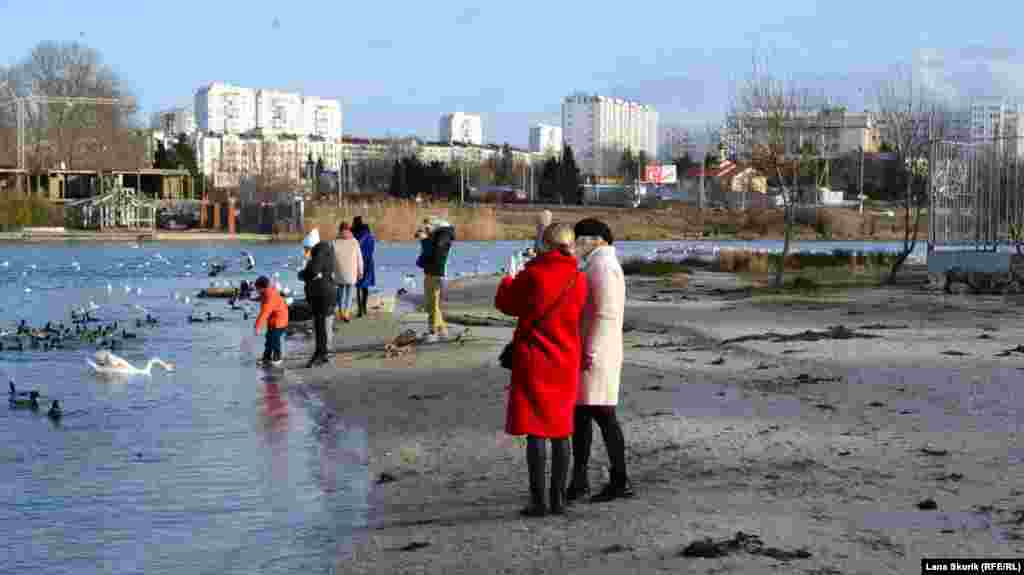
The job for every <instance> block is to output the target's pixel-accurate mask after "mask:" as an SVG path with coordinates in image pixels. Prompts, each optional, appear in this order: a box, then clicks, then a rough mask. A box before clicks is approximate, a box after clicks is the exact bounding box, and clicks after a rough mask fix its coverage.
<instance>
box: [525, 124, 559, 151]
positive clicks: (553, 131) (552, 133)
mask: <svg viewBox="0 0 1024 575" xmlns="http://www.w3.org/2000/svg"><path fill="white" fill-rule="evenodd" d="M530 151H531V152H533V153H535V154H544V155H547V156H559V155H561V153H562V128H561V127H559V126H550V125H548V124H536V125H534V126H533V127H531V128H530Z"/></svg>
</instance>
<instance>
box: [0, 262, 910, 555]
mask: <svg viewBox="0 0 1024 575" xmlns="http://www.w3.org/2000/svg"><path fill="white" fill-rule="evenodd" d="M696 243H699V244H707V242H696ZM696 243H695V244H696ZM808 243H809V242H801V244H800V245H801V246H805V245H806V244H808ZM836 243H837V242H831V243H830V244H836ZM764 244H765V246H764V247H767V248H768V249H770V247H771V246H770V242H768V243H764ZM526 245H528V244H527V243H525V242H499V243H458V244H457V248H456V252H455V255H454V257H453V261H452V264H451V266H452V271H453V272H454V273H455V274H456V275H461V274H466V273H480V272H484V273H486V272H493V271H497V270H498V269H499V267H500V266H501V265H503V264H504V262H505V259H506V257H507V256H508V255H511V254H512V253H515V252H517V251H520V250H522V249H523V248H524V247H525V246H526ZM668 245H679V243H678V242H652V243H623V244H622V245H621V248H620V250H621V251H622V253H623V255H624V256H626V257H628V256H631V255H637V256H640V255H650V254H651V253H653V251H654V250H655V249H657V248H658V247H664V246H668ZM842 245H844V246H849V244H842ZM894 246H895V244H882V243H873V244H870V245H869V246H868V247H870V248H873V249H894ZM242 249H245V250H248V251H249V252H251V253H252V254H253V255H254V256H255V258H256V262H257V270H256V272H255V273H252V274H247V275H246V276H245V277H247V278H248V279H254V277H255V275H256V273H261V274H268V275H270V274H275V273H276V274H278V277H279V279H280V281H281V282H282V283H283V284H284V285H286V286H289V287H292V288H293V289H295V290H297V292H298V293H301V283H299V282H298V280H297V278H296V276H295V271H296V269H297V266H298V265H299V263H300V261H299V259H300V256H299V251H298V248H297V246H291V245H253V244H249V245H241V244H238V243H226V244H174V243H163V244H143V245H141V246H132V245H125V244H108V245H96V244H83V245H77V246H76V245H72V244H3V245H0V311H2V318H3V319H2V320H0V323H2V324H3V325H2V326H0V327H2V328H4V329H11V328H13V327H14V326H15V325H16V324H17V322H18V321H19V320H22V319H25V320H27V321H28V322H29V323H30V324H33V325H37V326H39V325H42V324H43V323H45V322H47V321H54V322H56V321H62V320H63V321H67V320H68V319H69V318H70V312H71V310H72V309H75V308H79V307H82V306H87V305H90V303H92V304H95V305H96V306H98V310H97V311H96V312H95V315H96V317H98V318H101V319H103V320H105V321H110V320H118V321H120V322H121V323H122V324H127V325H128V329H129V330H130V331H132V332H134V333H135V334H136V335H137V336H138V337H137V338H135V339H126V340H124V344H123V348H121V349H119V350H117V352H116V353H118V354H119V355H121V356H122V357H125V358H126V359H128V360H129V361H130V362H132V363H133V364H136V365H142V364H144V363H145V362H146V360H148V359H149V358H150V357H154V356H158V357H160V358H163V359H165V360H168V361H171V362H174V363H175V364H176V365H177V369H176V370H175V371H174V372H173V373H167V372H164V371H162V370H160V368H154V373H153V374H152V376H150V377H146V376H134V377H131V378H121V379H110V378H100V377H97V376H96V375H95V374H93V373H92V372H91V371H90V370H89V368H88V366H87V365H86V363H85V360H86V358H87V357H89V356H90V355H91V354H92V353H93V352H94V351H95V348H94V347H90V346H81V347H78V348H74V347H68V348H66V349H63V350H50V351H41V350H33V349H29V348H26V349H25V350H24V351H12V350H9V346H8V345H6V343H5V349H4V350H2V351H0V377H4V378H10V379H13V380H14V381H15V382H16V383H17V384H18V385H19V386H20V387H21V388H22V389H25V390H27V389H39V390H40V391H41V392H42V393H43V395H44V396H45V398H46V399H44V402H43V403H44V405H48V404H49V401H48V400H49V399H59V400H60V401H61V404H62V405H63V407H64V410H65V417H64V418H63V420H62V421H61V422H60V423H59V424H55V423H52V422H50V421H49V420H48V419H47V418H46V417H45V415H43V412H45V409H44V410H42V411H41V412H40V413H33V412H31V411H22V410H11V409H7V408H0V533H4V537H3V540H4V541H3V542H4V546H5V547H6V548H8V549H9V551H8V553H7V555H6V559H7V560H6V561H3V562H0V573H44V574H50V573H53V574H63V573H68V574H71V573H76V574H77V573H95V572H102V573H110V574H128V573H146V574H163V573H218V574H221V573H224V574H231V573H239V574H242V573H246V574H247V573H257V572H258V573H294V572H303V573H324V572H330V570H331V565H332V563H333V561H334V559H335V558H337V557H338V556H339V555H344V554H345V553H346V550H347V548H346V545H347V542H348V540H349V537H348V534H349V533H350V532H351V530H353V529H358V528H359V527H361V526H363V525H365V522H366V517H367V512H368V509H367V495H368V492H369V490H370V489H371V487H372V478H370V477H369V475H368V471H367V467H366V458H367V452H366V450H367V436H366V431H365V430H364V429H362V428H361V427H360V426H359V425H357V424H355V423H353V422H349V421H344V420H341V419H340V418H339V417H337V416H336V415H335V414H333V413H331V412H330V410H329V409H327V408H326V407H325V406H324V405H323V404H322V403H321V401H320V400H319V398H318V397H317V396H316V394H314V393H311V392H309V391H308V390H307V389H306V388H305V386H303V385H302V376H301V371H295V372H286V373H285V374H284V375H278V376H274V377H270V376H268V375H267V374H265V373H263V372H262V371H261V370H259V369H257V368H256V366H255V359H256V357H255V356H254V355H251V354H247V353H243V351H242V350H243V348H244V347H246V346H245V345H243V342H244V341H246V339H245V338H247V337H251V332H252V319H251V317H252V315H253V314H254V313H255V308H254V307H253V308H251V311H250V319H249V320H244V319H243V318H242V314H241V312H237V311H236V312H232V311H231V310H230V309H228V307H227V306H226V305H225V303H224V302H223V301H222V300H206V301H203V300H197V299H196V298H195V294H196V292H198V290H200V289H202V288H204V287H208V286H209V285H210V282H211V281H212V280H211V279H210V278H208V277H207V274H206V270H205V268H204V267H203V266H202V264H203V262H206V261H209V260H212V259H215V258H223V259H225V260H226V261H228V262H229V263H230V265H231V266H232V267H233V268H234V269H233V270H229V271H228V272H226V273H225V274H222V275H221V276H220V277H218V278H216V280H213V281H229V282H231V283H232V284H237V283H238V281H239V280H240V279H241V278H242V277H243V276H242V275H240V274H239V273H238V271H237V270H238V259H239V255H240V250H242ZM798 249H800V248H798ZM829 249H831V248H829ZM852 249H862V248H856V247H853V248H852ZM416 250H417V246H416V245H414V244H411V243H408V244H385V243H382V244H378V250H377V258H376V259H377V266H378V268H377V277H378V285H379V286H380V287H381V288H382V289H387V290H393V289H396V288H398V287H401V286H403V285H408V286H410V287H413V286H412V284H411V283H409V281H408V279H407V278H406V276H407V275H409V274H414V275H415V274H416V272H417V270H416V268H415V266H414V262H415V256H416ZM186 298H188V299H186ZM140 307H141V309H140ZM143 309H144V310H146V311H148V312H150V313H152V314H153V315H154V316H156V317H158V318H159V319H160V322H161V323H160V325H159V326H158V327H155V328H147V327H142V328H136V327H135V325H134V322H135V320H136V319H137V318H141V317H144V315H145V311H142V310H143ZM208 310H209V311H213V312H214V313H215V314H217V315H221V316H224V317H226V319H227V321H224V322H222V323H214V324H205V323H204V324H190V323H188V321H187V317H188V316H189V314H191V313H199V314H202V313H205V311H208ZM292 345H294V343H293V344H292Z"/></svg>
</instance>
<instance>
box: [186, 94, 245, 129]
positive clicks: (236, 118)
mask: <svg viewBox="0 0 1024 575" xmlns="http://www.w3.org/2000/svg"><path fill="white" fill-rule="evenodd" d="M195 115H196V124H197V126H198V127H199V130H200V131H202V132H214V133H220V134H245V133H248V132H251V131H253V130H254V129H256V91H255V90H253V89H251V88H240V87H238V86H232V85H230V84H225V83H222V82H214V83H212V84H209V85H207V86H203V87H202V88H199V90H197V91H196V95H195Z"/></svg>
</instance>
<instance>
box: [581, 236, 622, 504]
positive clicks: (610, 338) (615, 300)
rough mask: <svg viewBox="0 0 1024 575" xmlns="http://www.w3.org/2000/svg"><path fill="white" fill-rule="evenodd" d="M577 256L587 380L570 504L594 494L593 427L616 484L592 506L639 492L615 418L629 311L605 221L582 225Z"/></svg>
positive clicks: (605, 490)
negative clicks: (583, 279)
mask: <svg viewBox="0 0 1024 575" xmlns="http://www.w3.org/2000/svg"><path fill="white" fill-rule="evenodd" d="M574 231H575V232H576V253H577V256H578V257H579V258H580V259H581V260H582V261H583V262H584V263H583V268H584V271H586V273H587V283H588V284H589V288H590V290H589V296H588V300H587V303H586V305H585V306H584V308H583V317H582V319H581V325H580V328H581V330H580V333H581V335H582V337H583V375H582V377H581V378H580V390H579V397H578V399H577V400H576V409H575V411H574V414H573V417H574V424H573V429H574V431H573V437H572V456H573V474H572V482H571V483H570V485H569V489H568V492H567V493H566V500H567V501H573V500H575V499H579V498H581V497H583V496H584V495H586V494H588V493H589V492H590V483H589V481H588V479H587V462H588V460H589V459H590V444H591V439H592V437H593V425H592V423H591V422H596V423H597V426H598V427H600V428H601V435H602V437H604V444H605V448H606V449H607V450H608V459H609V461H610V462H611V466H612V469H611V481H610V482H609V483H608V485H606V486H605V487H604V489H602V490H601V491H600V492H599V493H598V494H597V495H595V496H594V497H593V498H591V501H592V502H603V501H611V500H613V499H619V498H622V497H632V496H633V487H632V485H631V484H630V481H629V477H628V476H627V474H626V441H625V438H624V437H623V435H622V426H620V425H619V420H618V418H617V417H616V415H615V407H616V406H617V405H618V403H619V383H620V382H621V380H622V322H623V317H624V316H625V308H626V279H625V275H624V274H623V273H622V266H621V265H620V264H619V259H618V257H617V256H616V254H615V247H614V246H613V245H612V242H613V241H614V238H613V237H612V231H611V229H610V228H609V227H608V226H607V225H606V224H605V223H604V222H602V221H600V220H595V219H592V218H588V219H585V220H581V221H580V222H579V223H577V224H576V226H575V228H574Z"/></svg>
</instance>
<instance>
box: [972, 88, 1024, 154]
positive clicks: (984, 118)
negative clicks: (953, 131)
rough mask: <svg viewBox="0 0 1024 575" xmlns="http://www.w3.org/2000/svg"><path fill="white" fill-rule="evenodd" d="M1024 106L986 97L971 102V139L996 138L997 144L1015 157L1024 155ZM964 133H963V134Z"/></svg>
mask: <svg viewBox="0 0 1024 575" xmlns="http://www.w3.org/2000/svg"><path fill="white" fill-rule="evenodd" d="M1022 112H1024V107H1022V106H1021V105H1019V104H1015V103H1012V102H1010V101H1009V100H1004V99H991V98H990V99H984V100H978V101H975V102H972V103H971V106H970V111H969V126H970V128H969V129H970V133H969V138H967V139H969V140H970V141H975V142H976V141H980V140H995V141H996V143H997V145H998V146H999V147H1000V148H1001V149H1002V150H1005V152H1006V153H1009V154H1011V155H1013V156H1015V157H1021V156H1024V145H1022V143H1021V141H1020V140H1021V138H1022V137H1024V122H1022V121H1021V113H1022ZM961 135H962V134H961Z"/></svg>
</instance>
